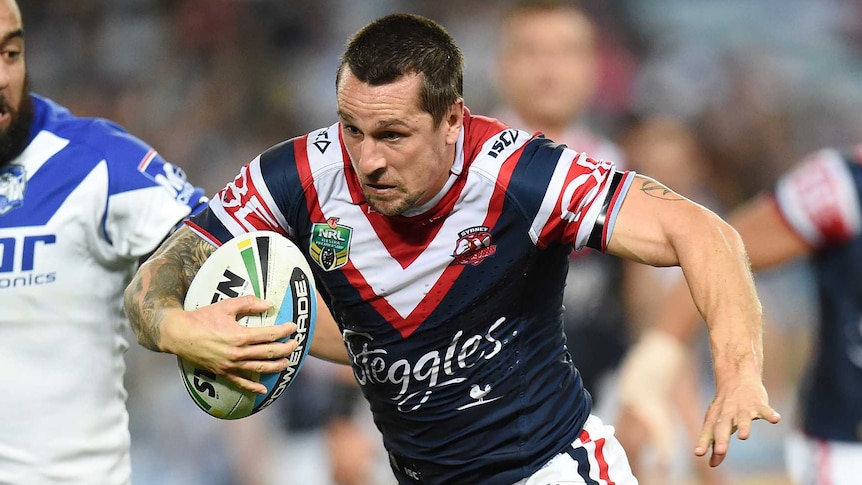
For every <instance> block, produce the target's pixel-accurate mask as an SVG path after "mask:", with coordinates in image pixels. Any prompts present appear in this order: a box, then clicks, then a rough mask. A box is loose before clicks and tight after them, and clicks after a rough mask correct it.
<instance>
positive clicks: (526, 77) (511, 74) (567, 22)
mask: <svg viewBox="0 0 862 485" xmlns="http://www.w3.org/2000/svg"><path fill="white" fill-rule="evenodd" d="M498 70H499V73H498V74H499V75H498V80H499V83H500V89H501V90H502V92H503V94H504V95H505V97H506V98H507V100H508V103H509V104H510V105H511V106H512V108H513V109H515V110H516V112H517V114H518V115H519V117H521V118H522V119H524V121H525V122H526V123H528V124H530V125H531V126H534V127H542V126H549V125H551V124H568V123H570V122H571V121H572V119H573V118H575V117H577V116H578V115H579V114H580V112H581V111H583V110H584V109H585V108H586V107H587V105H588V104H589V102H590V100H591V98H592V95H593V92H594V89H595V83H596V76H597V62H596V54H595V46H594V39H593V27H592V25H591V24H590V22H589V20H588V19H587V18H585V17H583V16H582V15H580V14H578V13H576V12H570V11H566V10H551V11H538V12H527V13H523V14H521V15H519V16H518V17H516V18H514V19H512V21H510V22H508V23H507V24H506V28H505V31H504V32H503V33H502V37H501V44H500V52H499V61H498Z"/></svg>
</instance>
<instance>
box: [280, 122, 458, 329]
mask: <svg viewBox="0 0 862 485" xmlns="http://www.w3.org/2000/svg"><path fill="white" fill-rule="evenodd" d="M294 146H295V148H294V150H295V151H294V153H295V156H296V165H297V170H298V172H299V174H300V177H302V178H303V179H304V177H306V176H308V177H310V176H311V168H310V165H309V162H308V152H307V145H306V143H305V137H303V139H301V140H297V142H296V144H295V145H294ZM341 146H342V155H343V156H344V160H345V178H346V180H347V184H348V187H349V190H350V192H351V196H352V197H353V200H355V201H363V200H364V197H363V196H362V190H361V187H360V185H359V180H358V178H357V177H356V174H355V173H354V171H353V167H352V166H351V165H350V158H349V154H348V153H347V152H346V150H345V149H344V148H343V147H344V144H343V143H341ZM313 185H314V184H309V186H308V187H307V189H306V203H307V204H308V212H309V216H310V220H311V221H312V222H314V221H319V222H323V221H326V219H327V218H326V216H325V215H324V213H323V209H322V208H321V207H320V201H319V200H318V196H317V191H316V190H314V186H313ZM462 186H463V183H462ZM361 205H362V207H363V209H364V210H363V212H364V213H365V214H366V217H368V219H369V221H370V222H371V224H372V226H373V227H374V230H375V232H377V233H378V234H381V230H380V229H379V228H378V227H377V224H375V220H376V219H378V218H382V219H386V218H385V217H383V216H381V215H380V214H378V213H376V212H371V213H370V214H369V212H368V211H369V209H370V208H369V206H368V204H366V203H364V202H362V204H361ZM440 223H442V220H441V221H440ZM440 223H438V224H435V225H436V226H439V225H440ZM437 230H439V228H438V229H435V232H436V231H437ZM382 232H383V233H384V235H383V236H380V239H381V240H382V241H391V240H393V239H396V240H397V239H398V238H399V237H401V233H399V236H396V237H389V238H388V239H387V238H386V237H387V236H386V235H385V233H386V230H385V229H384V230H383V231H382ZM426 244H427V243H426ZM420 252H421V250H420ZM417 254H418V253H417ZM457 269H458V270H459V271H460V270H461V269H463V267H460V266H459V268H457ZM340 271H341V273H342V274H343V275H344V277H345V278H347V281H348V282H349V283H350V286H352V287H353V288H354V289H355V290H356V291H357V292H358V293H359V295H360V297H361V298H362V299H363V300H365V301H366V302H368V303H369V304H371V306H372V307H373V308H374V309H375V310H376V311H377V312H378V313H379V314H380V315H381V316H382V317H383V318H384V319H385V320H386V321H387V322H389V323H390V324H391V325H392V327H393V328H395V329H396V330H398V332H399V333H401V336H402V337H404V338H407V337H408V336H410V335H411V334H412V333H413V332H414V331H415V330H416V328H418V327H419V325H420V324H421V323H422V322H423V321H424V320H425V318H427V317H428V314H430V313H431V311H432V310H433V309H434V308H435V307H436V304H432V303H427V300H429V299H430V295H432V294H442V293H438V292H435V291H434V290H433V289H432V291H430V292H429V294H428V295H427V296H426V297H425V299H423V301H422V302H420V303H419V305H418V306H417V307H416V309H415V310H414V311H413V312H412V313H411V314H410V315H409V316H408V317H407V318H406V319H405V318H403V317H401V315H400V314H399V313H398V312H397V311H396V310H395V309H394V308H393V307H392V306H391V305H390V304H389V302H387V301H386V299H385V298H383V297H381V296H380V295H377V294H376V293H374V290H373V289H372V288H371V285H370V284H369V283H368V281H367V280H366V279H365V278H364V277H363V276H362V273H360V272H359V270H357V269H356V266H354V265H353V262H352V261H351V260H349V259H348V261H347V264H345V265H344V266H343V267H342V268H341V269H340ZM455 278H457V276H455V277H454V278H452V281H454V279H455ZM441 279H442V278H441ZM439 283H440V282H439V281H438V283H437V285H439ZM437 285H435V287H434V288H435V289H436V288H437ZM450 287H451V283H450ZM435 303H436V302H435Z"/></svg>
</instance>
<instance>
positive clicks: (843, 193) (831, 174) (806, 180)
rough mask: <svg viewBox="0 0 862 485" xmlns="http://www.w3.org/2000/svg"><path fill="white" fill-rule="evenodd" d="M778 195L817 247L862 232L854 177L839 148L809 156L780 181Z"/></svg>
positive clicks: (792, 220) (796, 225)
mask: <svg viewBox="0 0 862 485" xmlns="http://www.w3.org/2000/svg"><path fill="white" fill-rule="evenodd" d="M775 197H776V200H777V202H778V205H779V207H780V208H781V211H782V212H783V213H784V215H785V217H786V218H787V221H788V222H789V223H790V225H791V226H792V227H793V228H794V229H796V231H797V232H798V233H799V234H800V235H801V236H802V237H803V238H804V239H805V240H806V241H807V242H808V243H809V244H811V245H813V246H815V247H819V246H821V245H823V244H824V243H827V242H841V241H846V240H848V239H850V238H852V237H857V236H859V235H860V233H862V213H860V205H859V197H858V194H857V192H856V189H855V185H854V182H853V177H852V175H851V174H850V171H849V170H848V169H847V165H846V164H845V162H844V159H843V157H842V156H841V153H840V152H838V151H837V150H834V149H824V150H820V151H818V152H815V153H813V154H812V155H810V156H809V157H807V158H805V159H804V160H803V161H802V162H801V164H800V165H799V166H798V167H796V168H794V169H793V170H792V171H790V172H788V173H787V174H786V175H785V176H783V177H782V178H781V179H780V180H779V181H778V183H777V185H776V188H775Z"/></svg>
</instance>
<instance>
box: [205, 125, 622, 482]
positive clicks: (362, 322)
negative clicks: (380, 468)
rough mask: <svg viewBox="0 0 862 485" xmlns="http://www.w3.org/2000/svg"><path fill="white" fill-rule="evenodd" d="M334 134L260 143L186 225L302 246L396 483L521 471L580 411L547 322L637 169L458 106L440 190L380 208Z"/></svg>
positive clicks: (569, 369)
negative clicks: (572, 269)
mask: <svg viewBox="0 0 862 485" xmlns="http://www.w3.org/2000/svg"><path fill="white" fill-rule="evenodd" d="M340 130H341V126H340V124H338V123H336V124H335V125H332V126H330V127H329V128H324V129H320V130H317V131H314V132H312V133H310V134H308V135H305V136H301V137H298V138H294V139H291V140H288V141H286V142H283V143H282V144H279V145H276V146H274V147H272V148H271V149H269V150H267V151H266V152H264V153H263V154H261V155H260V156H259V157H257V158H256V159H255V160H253V161H252V162H251V163H249V164H248V165H246V166H245V167H243V168H242V171H241V173H240V174H239V176H238V177H237V178H236V179H235V180H234V181H233V182H232V183H231V184H229V185H228V186H227V187H226V188H225V189H223V190H222V191H221V192H219V194H218V195H217V196H216V197H214V198H213V200H212V201H211V203H210V205H209V208H208V210H206V211H205V212H204V213H202V214H201V215H200V216H199V217H196V218H195V219H193V221H192V222H191V223H190V226H191V227H192V229H193V230H195V231H197V232H198V233H199V234H200V235H201V236H202V237H204V238H206V239H208V240H210V241H212V242H213V243H214V244H217V245H218V244H220V243H221V242H224V241H226V240H228V239H229V238H231V237H232V236H234V235H237V234H240V233H243V232H247V231H251V230H274V231H278V232H281V233H282V234H285V235H287V236H289V237H291V238H292V239H293V240H294V241H296V242H297V243H298V245H299V246H300V247H301V248H303V249H305V251H306V252H307V256H308V259H309V262H310V264H311V266H312V268H313V269H314V271H315V277H316V282H317V285H318V288H319V290H320V291H321V293H322V294H323V295H324V298H325V300H326V301H327V304H328V305H329V307H330V309H331V311H332V313H333V315H334V316H335V318H336V320H337V321H338V323H339V326H340V328H341V331H342V335H343V338H344V341H345V343H346V345H347V348H348V350H349V352H350V357H351V359H352V366H353V371H354V374H355V377H356V380H357V381H358V382H359V384H360V385H361V387H362V391H363V393H364V395H365V397H366V398H367V399H368V401H369V402H370V404H371V410H372V412H373V414H374V420H375V423H376V425H377V427H378V428H379V430H380V431H381V432H382V434H383V440H384V444H385V446H386V448H387V449H388V450H389V452H390V455H391V457H392V462H393V469H394V470H395V473H396V475H397V476H398V477H399V480H401V481H402V482H404V483H426V484H437V483H441V484H443V483H445V484H452V483H514V482H516V481H518V480H520V479H521V478H523V477H526V476H528V475H530V474H531V473H533V472H534V471H536V470H537V469H538V468H540V467H541V466H542V465H543V464H544V463H546V462H547V461H548V460H550V459H551V458H552V457H553V456H555V455H556V454H558V453H560V452H561V451H563V450H564V449H565V448H566V447H568V446H569V445H570V444H571V443H572V442H573V441H574V440H575V439H576V438H577V436H578V434H579V433H580V431H581V428H582V426H583V424H584V421H585V420H586V419H587V417H588V415H589V413H590V407H591V404H590V397H589V394H588V393H587V392H586V391H585V390H584V387H583V384H582V382H581V379H580V377H579V374H578V372H577V370H576V369H575V367H574V366H573V364H572V360H571V357H570V356H569V354H568V352H567V350H566V346H565V338H564V337H563V331H562V321H561V314H562V296H563V288H564V282H565V279H566V272H567V268H568V255H569V253H570V252H571V251H572V248H573V247H574V248H581V247H583V246H585V245H588V244H589V245H590V246H591V247H595V248H598V249H604V248H605V246H606V244H607V242H608V240H609V238H610V235H611V232H612V230H613V225H614V222H615V218H616V214H617V211H618V209H619V207H620V205H621V204H622V200H623V198H624V197H625V194H626V192H627V190H628V187H629V185H630V184H631V180H632V178H633V176H634V174H633V173H632V172H619V171H617V170H615V168H614V166H613V164H612V163H611V162H608V161H596V160H593V159H591V158H589V157H587V156H586V155H585V154H583V153H578V152H575V151H573V150H570V149H568V148H566V147H564V146H562V145H557V144H554V143H553V142H551V141H549V140H547V139H545V138H543V137H541V136H534V135H531V134H529V133H527V132H524V131H519V130H516V129H512V128H509V127H507V126H505V125H503V124H502V123H500V122H499V121H497V120H493V119H490V118H485V117H481V116H472V115H470V113H469V111H466V110H465V119H464V127H463V129H462V132H461V135H460V138H459V141H458V143H457V147H456V159H455V161H454V164H453V166H452V168H451V174H450V175H451V176H450V183H449V184H448V185H447V188H446V189H444V192H445V193H444V194H441V196H440V197H439V198H438V199H436V202H435V203H434V204H433V207H430V208H428V210H425V211H423V212H422V213H421V214H414V215H411V216H409V217H408V216H403V215H402V216H395V217H386V216H382V215H381V214H379V213H377V212H375V211H374V210H373V209H371V208H370V207H369V205H368V204H367V203H366V201H365V200H364V198H363V195H362V191H361V187H360V184H359V181H358V179H357V176H356V174H355V172H354V170H353V168H352V166H351V163H350V159H349V156H348V154H347V151H346V150H345V148H344V145H343V143H342V140H341V137H340V133H341V132H340Z"/></svg>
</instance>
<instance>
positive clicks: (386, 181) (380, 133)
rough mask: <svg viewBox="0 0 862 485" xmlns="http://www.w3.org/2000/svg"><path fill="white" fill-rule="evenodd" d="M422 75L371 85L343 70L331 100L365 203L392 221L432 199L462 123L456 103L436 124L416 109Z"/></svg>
mask: <svg viewBox="0 0 862 485" xmlns="http://www.w3.org/2000/svg"><path fill="white" fill-rule="evenodd" d="M421 83H422V76H421V75H406V76H402V77H401V78H400V79H398V80H397V81H395V82H392V83H389V84H384V85H380V86H371V85H369V84H366V83H363V82H361V81H359V80H358V79H357V78H356V77H355V76H353V74H352V73H351V72H350V69H349V68H345V71H344V72H343V73H342V76H341V80H340V82H339V84H338V88H337V93H336V99H337V103H338V115H339V118H340V121H341V129H342V137H343V138H344V145H345V147H346V148H347V152H348V154H349V155H350V162H351V164H352V165H353V169H354V170H355V171H356V175H357V176H358V177H359V181H360V183H361V184H362V192H363V194H364V195H365V200H366V201H367V202H368V204H369V205H370V206H371V207H372V208H373V209H374V210H376V211H377V212H380V213H381V214H383V215H387V216H394V215H398V214H402V213H404V212H405V211H407V210H408V209H410V208H413V207H418V206H421V205H422V204H424V203H425V202H428V201H429V200H430V199H431V198H433V197H434V196H435V195H436V194H437V193H438V192H439V191H440V190H441V189H442V188H443V186H444V185H445V183H446V180H447V179H448V177H449V169H450V168H451V167H452V163H453V162H454V160H455V144H456V142H457V141H458V135H459V133H460V130H461V123H462V122H463V109H464V106H463V102H462V101H461V100H459V101H458V102H457V103H453V105H452V106H451V107H450V109H449V113H448V114H447V116H446V117H445V118H444V119H443V120H442V121H441V122H440V123H439V124H438V125H437V126H435V125H434V120H433V118H432V117H431V114H430V113H428V112H426V111H423V110H422V109H421V108H420V107H419V88H420V86H421Z"/></svg>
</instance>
